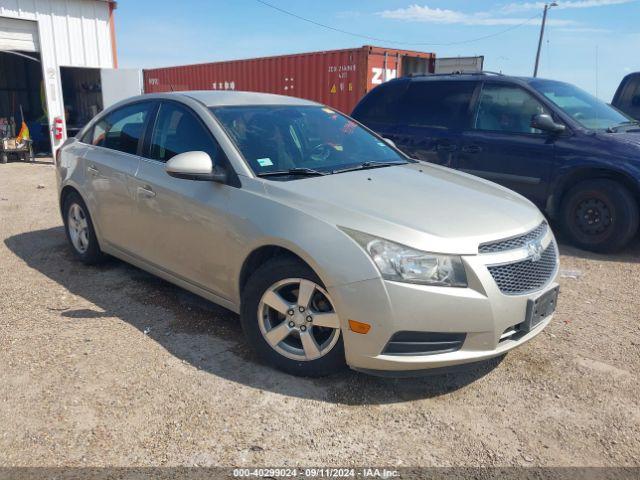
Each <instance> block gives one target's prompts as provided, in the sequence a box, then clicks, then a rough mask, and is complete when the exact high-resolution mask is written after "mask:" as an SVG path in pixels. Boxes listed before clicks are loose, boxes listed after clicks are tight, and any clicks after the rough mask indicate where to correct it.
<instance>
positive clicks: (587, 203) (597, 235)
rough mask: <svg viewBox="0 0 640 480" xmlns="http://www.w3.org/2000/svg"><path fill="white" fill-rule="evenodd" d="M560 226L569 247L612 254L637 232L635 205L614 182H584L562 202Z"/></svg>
mask: <svg viewBox="0 0 640 480" xmlns="http://www.w3.org/2000/svg"><path fill="white" fill-rule="evenodd" d="M561 212H562V223H563V226H564V230H565V233H566V234H567V236H568V237H569V239H570V241H571V243H573V244H574V245H576V246H578V247H580V248H583V249H585V250H591V251H594V252H614V251H616V250H619V249H621V248H622V247H624V246H625V245H626V244H627V243H629V241H630V240H631V239H632V238H633V236H634V235H635V234H636V232H637V231H638V201H637V199H635V198H634V197H633V195H632V194H631V192H629V190H628V189H627V188H625V187H624V186H623V185H621V184H620V183H618V182H616V181H614V180H608V179H597V180H587V181H584V182H581V183H579V184H578V185H576V186H575V187H573V188H572V189H571V190H569V192H567V194H566V195H565V197H564V200H563V202H562V211H561Z"/></svg>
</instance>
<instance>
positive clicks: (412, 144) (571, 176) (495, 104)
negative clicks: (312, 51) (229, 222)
mask: <svg viewBox="0 0 640 480" xmlns="http://www.w3.org/2000/svg"><path fill="white" fill-rule="evenodd" d="M352 116H353V117H354V118H356V119H357V120H358V121H360V122H361V123H363V124H364V125H366V126H368V127H369V128H371V129H372V130H374V131H375V132H377V133H378V134H380V135H381V136H383V137H385V138H387V139H390V140H392V141H393V142H394V143H395V144H396V145H397V146H398V148H400V149H401V150H403V151H404V152H405V153H407V154H408V155H410V156H412V157H414V158H418V159H420V160H425V161H428V162H432V163H437V164H440V165H445V166H447V167H451V168H454V169H457V170H462V171H464V172H468V173H470V174H473V175H477V176H480V177H483V178H486V179H488V180H491V181H494V182H497V183H500V184H502V185H504V186H506V187H508V188H510V189H512V190H515V191H516V192H519V193H520V194H522V195H524V196H525V197H527V198H528V199H530V200H531V201H532V202H534V203H535V204H536V205H537V206H538V207H539V208H540V209H542V210H543V211H545V212H546V213H547V215H548V216H549V217H550V218H551V219H553V220H555V221H556V223H557V224H558V225H560V226H561V227H562V229H563V230H564V232H565V234H566V235H567V237H568V238H569V240H570V241H571V242H572V243H574V244H575V245H577V246H579V247H581V248H584V249H588V250H593V251H598V252H610V251H615V250H618V249H620V248H622V247H623V246H624V245H626V244H627V243H628V242H629V241H630V240H631V239H632V238H633V237H634V235H635V234H636V232H637V230H638V222H639V214H638V210H639V203H640V124H639V123H638V122H636V121H634V120H633V119H631V118H630V117H627V116H626V115H625V114H623V113H621V112H620V111H618V110H616V109H615V108H613V107H611V106H609V105H607V104H606V103H604V102H601V101H600V100H598V99H596V98H595V97H593V96H591V95H589V94H588V93H586V92H584V91H582V90H580V89H578V88H576V87H575V86H573V85H570V84H567V83H563V82H557V81H552V80H543V79H538V78H519V77H509V76H504V75H498V74H488V73H481V74H478V73H476V74H454V75H424V76H414V77H404V78H400V79H397V80H392V81H389V82H386V83H384V84H382V85H380V86H379V87H377V88H375V89H374V90H372V91H371V92H369V94H367V95H366V96H365V97H364V98H363V99H362V100H361V101H360V103H359V104H358V105H357V106H356V108H355V110H354V111H353V114H352ZM442 200H443V201H446V198H443V199H442Z"/></svg>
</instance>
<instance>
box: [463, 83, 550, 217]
mask: <svg viewBox="0 0 640 480" xmlns="http://www.w3.org/2000/svg"><path fill="white" fill-rule="evenodd" d="M541 113H547V114H550V112H549V111H548V110H547V109H546V108H545V107H544V106H543V105H542V103H540V102H539V101H538V100H537V99H536V98H535V97H533V96H532V95H531V94H530V93H529V92H527V91H526V90H524V89H523V88H521V87H519V86H514V85H507V84H501V83H485V84H484V86H483V88H482V92H481V93H480V97H479V99H478V104H477V107H476V111H475V114H474V118H473V122H472V126H471V128H470V129H467V130H466V131H464V132H463V134H462V140H461V145H460V150H459V152H458V154H457V158H456V162H455V164H454V168H456V169H459V170H462V171H465V172H467V173H471V174H473V175H477V176H480V177H483V178H486V179H488V180H491V181H494V182H496V183H499V184H501V185H504V186H505V187H507V188H510V189H512V190H515V191H516V192H518V193H520V194H522V195H524V196H525V197H527V198H529V199H530V200H531V201H533V202H534V203H536V204H537V205H538V206H540V207H544V205H545V203H546V198H547V193H548V185H549V182H550V175H551V172H552V169H553V163H554V157H555V147H554V143H555V137H554V135H552V134H549V133H546V132H542V131H541V130H537V129H535V128H532V127H531V119H532V117H533V116H534V115H537V114H541Z"/></svg>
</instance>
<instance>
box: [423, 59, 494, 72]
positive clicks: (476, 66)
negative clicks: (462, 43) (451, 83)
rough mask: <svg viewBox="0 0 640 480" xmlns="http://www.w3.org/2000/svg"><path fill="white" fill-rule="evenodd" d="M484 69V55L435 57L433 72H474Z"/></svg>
mask: <svg viewBox="0 0 640 480" xmlns="http://www.w3.org/2000/svg"><path fill="white" fill-rule="evenodd" d="M483 69H484V56H479V57H450V58H442V57H440V58H437V59H436V64H435V73H439V74H443V73H458V72H461V73H474V72H481V71H482V70H483Z"/></svg>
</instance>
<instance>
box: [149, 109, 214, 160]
mask: <svg viewBox="0 0 640 480" xmlns="http://www.w3.org/2000/svg"><path fill="white" fill-rule="evenodd" d="M194 151H200V152H206V153H208V154H209V156H210V157H211V160H213V162H214V163H215V159H216V156H217V154H218V147H217V145H216V144H215V142H214V141H213V140H212V138H211V134H210V133H209V132H208V131H207V130H206V129H205V127H204V125H202V123H201V122H200V121H199V120H198V119H197V118H196V117H195V116H194V115H193V113H191V112H190V111H189V110H187V109H186V108H184V107H182V106H180V105H178V104H175V103H163V104H162V105H161V106H160V112H159V113H158V119H157V121H156V125H155V128H154V130H153V135H152V137H151V147H150V157H151V158H152V159H154V160H159V161H160V162H166V161H168V160H169V159H171V158H172V157H175V156H176V155H178V154H180V153H185V152H194Z"/></svg>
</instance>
